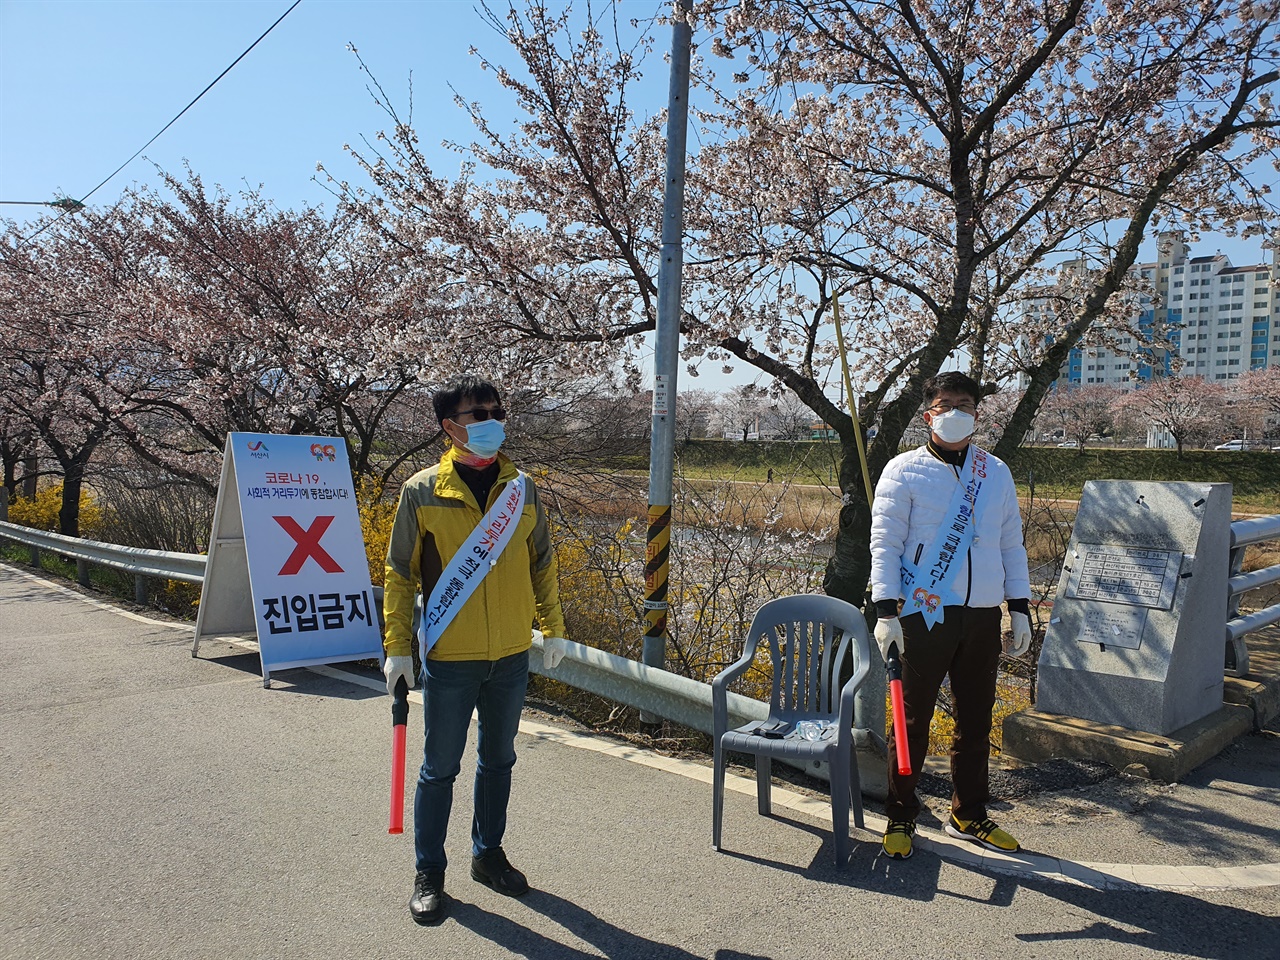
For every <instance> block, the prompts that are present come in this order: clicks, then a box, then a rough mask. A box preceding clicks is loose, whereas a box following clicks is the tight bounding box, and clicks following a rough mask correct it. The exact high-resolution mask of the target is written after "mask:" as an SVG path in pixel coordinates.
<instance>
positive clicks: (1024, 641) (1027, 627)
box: [1004, 613, 1031, 657]
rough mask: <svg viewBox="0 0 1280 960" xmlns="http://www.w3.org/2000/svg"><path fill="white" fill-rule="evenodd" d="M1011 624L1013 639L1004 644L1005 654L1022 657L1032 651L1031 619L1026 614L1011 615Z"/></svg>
mask: <svg viewBox="0 0 1280 960" xmlns="http://www.w3.org/2000/svg"><path fill="white" fill-rule="evenodd" d="M1009 622H1010V624H1012V626H1013V637H1012V638H1011V639H1009V640H1006V641H1005V642H1004V652H1005V653H1006V654H1008V655H1009V656H1011V657H1020V656H1022V655H1023V654H1024V653H1026V652H1027V651H1028V650H1030V649H1031V618H1030V617H1028V616H1027V615H1026V614H1025V613H1011V614H1009Z"/></svg>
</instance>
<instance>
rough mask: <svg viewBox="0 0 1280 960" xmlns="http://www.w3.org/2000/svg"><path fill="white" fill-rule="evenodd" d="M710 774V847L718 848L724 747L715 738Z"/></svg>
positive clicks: (722, 796)
mask: <svg viewBox="0 0 1280 960" xmlns="http://www.w3.org/2000/svg"><path fill="white" fill-rule="evenodd" d="M712 755H713V757H714V761H713V767H712V775H711V849H712V850H719V849H720V827H721V822H722V821H723V819H724V749H723V748H722V747H721V746H720V739H719V738H718V737H717V738H715V746H714V748H713V750H712Z"/></svg>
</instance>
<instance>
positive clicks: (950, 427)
mask: <svg viewBox="0 0 1280 960" xmlns="http://www.w3.org/2000/svg"><path fill="white" fill-rule="evenodd" d="M973 425H974V417H973V414H971V413H965V412H964V411H963V410H948V411H947V412H946V413H935V414H933V421H932V422H931V423H930V424H929V429H931V430H932V431H933V432H934V433H936V434H937V435H938V439H940V440H943V441H945V442H947V443H959V442H960V441H961V440H968V439H969V438H970V437H971V436H973Z"/></svg>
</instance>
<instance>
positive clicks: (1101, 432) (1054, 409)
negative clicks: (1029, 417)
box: [1036, 383, 1125, 455]
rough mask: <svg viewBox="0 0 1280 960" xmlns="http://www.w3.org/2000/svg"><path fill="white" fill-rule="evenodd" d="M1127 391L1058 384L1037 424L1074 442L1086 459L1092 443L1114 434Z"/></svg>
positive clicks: (1088, 385) (1046, 399)
mask: <svg viewBox="0 0 1280 960" xmlns="http://www.w3.org/2000/svg"><path fill="white" fill-rule="evenodd" d="M1124 399H1125V391H1124V390H1122V389H1120V388H1118V387H1109V386H1105V385H1101V384H1088V383H1087V384H1084V385H1082V386H1075V387H1070V386H1066V385H1065V384H1061V383H1060V384H1059V386H1058V389H1057V390H1055V391H1054V392H1053V393H1051V394H1049V395H1048V396H1047V397H1046V398H1045V401H1044V403H1043V404H1041V407H1040V416H1039V417H1038V418H1037V420H1036V422H1037V423H1038V424H1045V425H1047V426H1048V428H1049V429H1050V430H1051V432H1053V433H1054V434H1055V435H1056V434H1058V433H1061V435H1062V436H1065V437H1066V438H1067V439H1069V440H1073V441H1075V444H1076V448H1077V450H1078V451H1079V452H1080V454H1082V455H1083V453H1084V450H1085V446H1086V445H1087V444H1088V443H1089V439H1090V438H1091V437H1094V436H1105V435H1107V434H1110V433H1114V432H1115V428H1116V418H1117V415H1118V412H1119V410H1120V409H1121V407H1122V406H1123V403H1124Z"/></svg>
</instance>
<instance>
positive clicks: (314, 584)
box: [191, 433, 382, 687]
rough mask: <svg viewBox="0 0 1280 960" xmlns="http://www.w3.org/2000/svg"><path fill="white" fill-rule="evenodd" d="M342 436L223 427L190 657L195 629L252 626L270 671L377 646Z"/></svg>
mask: <svg viewBox="0 0 1280 960" xmlns="http://www.w3.org/2000/svg"><path fill="white" fill-rule="evenodd" d="M374 604H375V601H374V596H373V585H372V583H371V581H370V579H369V567H368V562H367V560H366V559H365V549H364V537H363V535H362V534H361V531H360V515H359V511H358V509H357V507H356V499H355V492H354V490H353V488H352V484H351V472H350V469H349V467H348V462H347V451H346V444H345V443H344V442H343V441H342V440H341V439H340V438H336V437H297V436H279V435H274V434H258V433H231V434H228V435H227V445H226V452H225V454H224V456H223V460H222V478H221V480H220V482H219V484H218V500H217V504H216V505H215V507H214V511H213V532H212V535H211V536H210V538H209V559H208V562H207V564H206V566H205V575H204V586H203V588H202V589H201V592H200V610H199V613H198V615H197V617H196V635H195V640H194V642H193V643H192V645H191V655H192V656H193V657H194V656H196V655H197V653H198V652H199V650H200V641H201V639H202V638H204V637H214V636H227V635H237V634H239V635H245V634H256V635H257V638H258V651H259V655H260V657H261V661H262V682H263V686H267V687H269V686H271V671H272V670H284V669H287V668H290V667H302V666H308V665H311V664H316V663H338V662H341V661H345V660H370V659H378V658H380V657H381V656H382V636H381V631H380V629H379V627H378V616H377V609H376V607H375V605H374Z"/></svg>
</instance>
